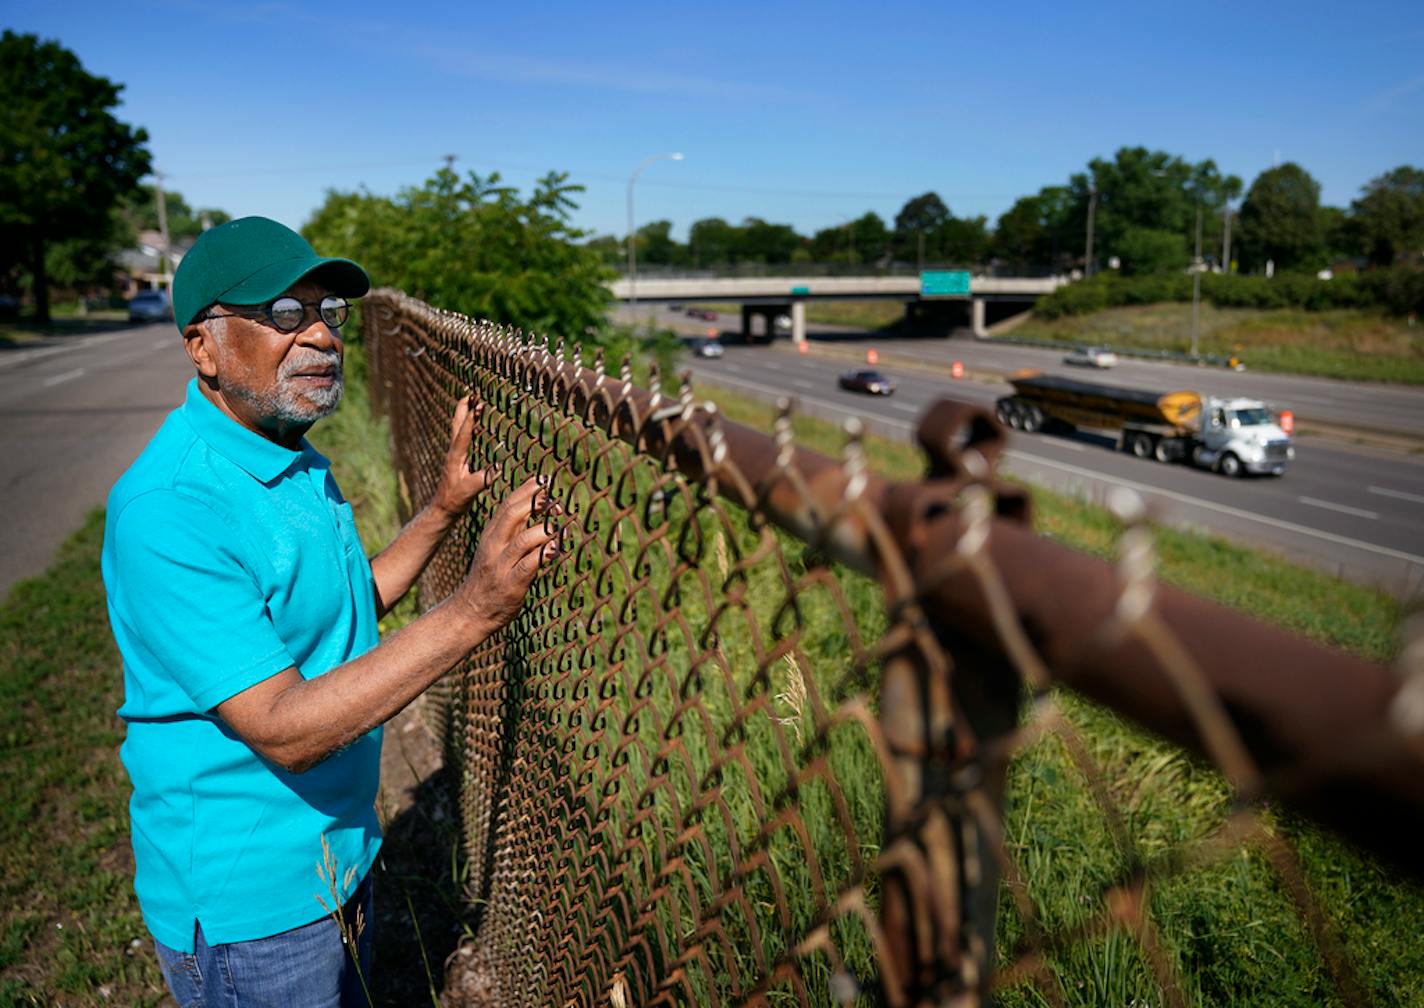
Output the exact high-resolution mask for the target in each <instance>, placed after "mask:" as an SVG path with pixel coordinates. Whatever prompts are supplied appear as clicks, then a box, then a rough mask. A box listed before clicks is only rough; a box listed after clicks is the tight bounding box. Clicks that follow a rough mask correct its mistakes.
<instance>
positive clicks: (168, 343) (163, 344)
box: [153, 339, 176, 350]
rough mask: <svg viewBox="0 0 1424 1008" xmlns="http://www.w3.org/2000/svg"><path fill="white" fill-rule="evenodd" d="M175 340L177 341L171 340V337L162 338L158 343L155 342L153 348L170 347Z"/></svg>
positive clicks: (164, 348)
mask: <svg viewBox="0 0 1424 1008" xmlns="http://www.w3.org/2000/svg"><path fill="white" fill-rule="evenodd" d="M175 342H176V341H175V340H171V339H161V340H158V341H157V342H156V343H154V344H153V349H155V350H166V349H168V348H169V347H171V346H172V345H173V344H174V343H175Z"/></svg>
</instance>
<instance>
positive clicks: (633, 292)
mask: <svg viewBox="0 0 1424 1008" xmlns="http://www.w3.org/2000/svg"><path fill="white" fill-rule="evenodd" d="M681 160H682V155H681V154H653V155H651V156H649V157H645V158H644V159H643V161H642V163H641V164H639V165H638V167H637V168H634V169H633V174H632V175H630V176H628V315H629V317H630V318H632V320H633V326H634V328H636V327H637V325H638V252H637V247H638V235H637V233H636V232H635V231H634V230H633V186H634V185H635V184H636V183H637V181H638V176H639V175H641V174H642V173H643V169H644V168H646V167H648V165H650V164H652V163H653V162H654V161H681ZM648 324H649V327H650V328H651V326H652V319H651V315H650V316H649V322H648Z"/></svg>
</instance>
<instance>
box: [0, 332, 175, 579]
mask: <svg viewBox="0 0 1424 1008" xmlns="http://www.w3.org/2000/svg"><path fill="white" fill-rule="evenodd" d="M192 373H193V366H192V364H191V363H190V362H189V360H188V358H187V356H186V355H185V354H184V353H183V347H182V341H181V339H180V337H179V335H178V330H177V329H175V328H174V327H173V325H172V324H171V323H164V324H162V325H149V326H139V327H137V328H133V329H121V330H115V331H113V332H107V333H103V334H100V335H95V336H82V337H66V338H62V339H55V340H51V341H47V342H46V343H44V344H41V345H35V344H31V345H28V346H23V347H10V348H6V349H4V350H0V515H4V520H3V521H0V597H4V596H6V595H8V594H9V592H10V589H11V588H12V587H13V586H14V584H15V582H16V581H17V580H19V579H20V578H23V577H29V576H32V575H35V574H39V573H41V572H42V571H44V569H45V568H46V567H48V566H49V563H50V561H51V560H52V559H53V557H54V552H55V549H56V548H57V547H58V546H59V544H60V543H61V542H63V541H64V539H65V538H66V537H67V536H68V535H69V534H70V533H71V532H73V531H74V530H75V529H77V528H78V527H79V525H80V524H81V523H82V522H83V520H84V516H85V515H86V514H87V513H88V512H89V511H90V510H91V509H92V508H96V507H102V506H103V504H104V500H105V498H106V497H107V496H108V494H109V488H110V487H112V486H113V484H114V481H115V480H116V479H118V478H119V476H120V475H121V474H122V473H123V471H124V470H125V469H127V468H128V465H129V463H130V462H132V461H133V460H134V458H135V457H136V456H137V455H138V453H139V452H140V451H141V450H142V449H143V446H144V445H145V444H146V443H147V442H148V439H149V438H150V437H152V436H153V432H154V431H155V430H157V429H158V425H159V424H160V423H162V422H163V418H164V417H165V416H167V414H168V412H169V411H170V410H172V409H173V408H174V407H175V406H177V405H178V404H179V403H180V402H181V401H182V398H183V386H184V383H185V382H186V381H187V379H188V378H189V377H190V376H191V375H192Z"/></svg>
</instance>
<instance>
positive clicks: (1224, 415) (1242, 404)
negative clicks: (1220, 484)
mask: <svg viewBox="0 0 1424 1008" xmlns="http://www.w3.org/2000/svg"><path fill="white" fill-rule="evenodd" d="M1202 406H1203V409H1202V417H1201V430H1200V433H1199V435H1198V438H1199V442H1200V443H1199V444H1198V445H1197V447H1196V448H1195V450H1194V452H1193V456H1192V461H1194V462H1195V463H1196V464H1197V465H1201V466H1211V467H1214V468H1215V469H1216V470H1217V471H1218V472H1220V473H1221V474H1222V475H1224V476H1239V475H1242V474H1243V473H1259V474H1269V475H1272V476H1279V475H1281V474H1282V473H1283V472H1285V471H1286V465H1287V464H1289V462H1290V461H1291V459H1293V458H1295V448H1294V447H1293V446H1292V445H1291V439H1290V436H1289V435H1288V434H1286V432H1285V431H1283V430H1281V428H1280V426H1279V425H1277V423H1276V422H1275V420H1274V419H1272V417H1271V411H1270V410H1269V409H1268V408H1267V407H1266V404H1265V403H1263V402H1260V401H1258V400H1256V399H1215V398H1209V399H1207V400H1206V401H1205V402H1204V403H1203V404H1202Z"/></svg>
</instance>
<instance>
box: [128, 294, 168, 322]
mask: <svg viewBox="0 0 1424 1008" xmlns="http://www.w3.org/2000/svg"><path fill="white" fill-rule="evenodd" d="M171 318H173V302H172V301H170V300H169V299H168V292H167V291H166V290H143V291H139V292H138V293H137V294H135V295H134V296H133V297H132V298H130V299H129V321H130V322H167V321H168V320H169V319H171Z"/></svg>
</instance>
